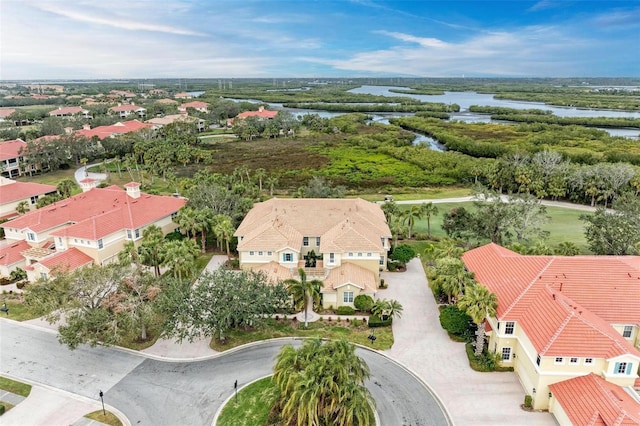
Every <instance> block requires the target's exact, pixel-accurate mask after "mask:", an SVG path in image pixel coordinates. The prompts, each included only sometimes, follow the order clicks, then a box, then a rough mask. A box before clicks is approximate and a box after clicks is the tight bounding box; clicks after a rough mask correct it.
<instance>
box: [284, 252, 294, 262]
mask: <svg viewBox="0 0 640 426" xmlns="http://www.w3.org/2000/svg"><path fill="white" fill-rule="evenodd" d="M282 261H283V262H293V253H282Z"/></svg>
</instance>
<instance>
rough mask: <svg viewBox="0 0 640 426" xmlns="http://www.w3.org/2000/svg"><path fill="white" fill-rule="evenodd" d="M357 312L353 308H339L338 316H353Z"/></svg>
mask: <svg viewBox="0 0 640 426" xmlns="http://www.w3.org/2000/svg"><path fill="white" fill-rule="evenodd" d="M355 313H356V311H355V309H353V308H352V307H351V306H339V307H338V315H353V314H355Z"/></svg>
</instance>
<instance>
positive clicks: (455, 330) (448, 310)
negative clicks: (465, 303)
mask: <svg viewBox="0 0 640 426" xmlns="http://www.w3.org/2000/svg"><path fill="white" fill-rule="evenodd" d="M470 321H471V317H470V316H469V315H467V314H466V313H464V312H463V311H461V310H460V309H458V307H457V306H455V305H449V306H445V307H443V308H442V309H441V310H440V325H441V326H442V328H444V329H445V330H447V332H448V333H450V334H453V335H454V336H465V335H466V334H468V331H469V328H470V327H469V323H470Z"/></svg>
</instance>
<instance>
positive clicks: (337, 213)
mask: <svg viewBox="0 0 640 426" xmlns="http://www.w3.org/2000/svg"><path fill="white" fill-rule="evenodd" d="M285 225H287V226H286V227H285ZM272 228H277V229H278V230H279V232H278V233H280V234H282V236H280V237H277V235H276V237H277V240H276V241H275V242H274V243H273V244H269V238H271V236H272V235H275V233H274V230H273V229H272ZM290 228H291V229H293V230H295V231H296V232H293V231H291V230H290ZM342 230H344V235H342V234H341V232H340V231H342ZM262 233H269V235H264V236H261V235H260V234H262ZM235 235H236V236H244V237H245V238H243V240H242V241H241V242H240V243H239V244H238V248H239V249H241V250H242V249H245V248H247V249H251V248H256V249H268V248H274V249H276V250H277V249H278V248H281V247H283V244H284V243H285V241H286V244H288V245H290V247H292V248H295V249H298V248H300V247H302V237H303V236H307V237H321V239H320V244H321V247H320V249H321V251H323V252H324V250H323V249H324V248H332V249H333V248H335V249H336V250H335V251H336V252H338V251H349V250H360V251H364V250H371V251H377V252H380V251H383V250H384V249H383V247H382V242H381V240H380V239H381V237H383V236H386V237H391V231H390V230H389V227H388V226H387V222H386V220H385V217H384V213H383V212H382V209H381V208H380V206H379V205H377V204H375V203H370V202H368V201H365V200H362V199H360V198H350V199H327V198H323V199H319V198H291V199H281V198H272V199H270V200H267V201H265V202H262V203H256V204H255V205H254V206H253V208H252V209H251V211H249V213H248V214H247V216H246V217H245V218H244V220H243V221H242V223H241V224H240V226H239V227H238V229H237V231H236V233H235ZM254 242H256V243H258V242H259V243H260V244H264V245H262V246H260V247H258V246H257V245H253V244H254ZM249 244H251V245H249Z"/></svg>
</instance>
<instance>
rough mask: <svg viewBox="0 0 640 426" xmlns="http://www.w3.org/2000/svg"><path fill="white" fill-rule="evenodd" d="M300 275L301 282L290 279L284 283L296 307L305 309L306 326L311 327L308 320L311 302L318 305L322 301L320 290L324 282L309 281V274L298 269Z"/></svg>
mask: <svg viewBox="0 0 640 426" xmlns="http://www.w3.org/2000/svg"><path fill="white" fill-rule="evenodd" d="M298 275H299V277H300V280H294V279H288V280H285V281H284V284H285V285H286V286H287V290H289V294H291V296H293V301H294V303H295V305H296V307H300V306H301V307H302V309H304V326H305V327H307V326H308V325H309V321H308V320H307V311H308V307H309V302H310V301H313V303H318V302H319V301H320V289H321V288H322V281H320V280H311V281H307V273H306V272H305V271H304V269H303V268H299V269H298Z"/></svg>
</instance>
